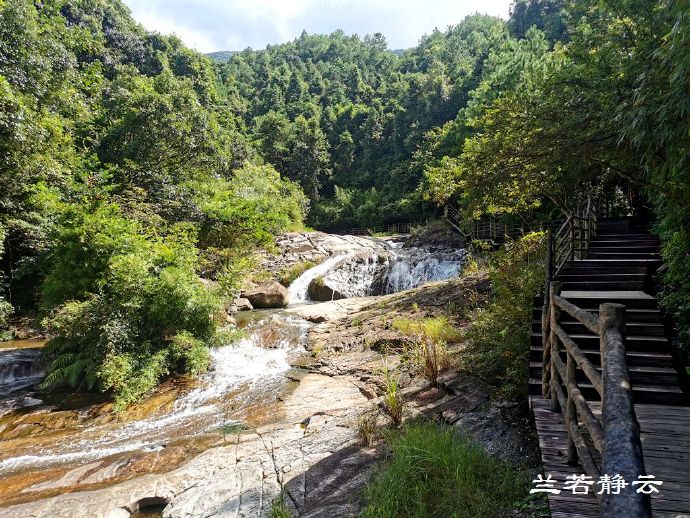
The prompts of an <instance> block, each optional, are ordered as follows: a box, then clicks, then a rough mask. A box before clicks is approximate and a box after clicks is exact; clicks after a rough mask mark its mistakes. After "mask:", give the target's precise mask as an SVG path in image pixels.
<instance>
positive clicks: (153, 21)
mask: <svg viewBox="0 0 690 518" xmlns="http://www.w3.org/2000/svg"><path fill="white" fill-rule="evenodd" d="M125 3H126V4H127V5H128V6H129V8H130V9H131V10H132V14H133V15H134V17H135V18H136V20H137V21H139V22H140V23H141V24H143V25H144V27H146V28H147V29H149V30H155V31H159V32H162V33H165V34H170V33H175V34H177V35H178V36H179V37H180V38H181V39H182V40H183V41H184V42H185V43H186V44H187V45H189V46H190V47H193V48H195V49H197V50H199V51H201V52H210V51H214V50H242V49H244V48H246V47H252V48H255V49H262V48H264V47H265V46H266V45H268V44H275V43H283V42H286V41H290V40H292V39H294V38H295V37H297V36H299V34H300V33H301V32H302V30H303V29H306V31H307V32H309V33H311V34H315V33H319V34H320V33H330V32H333V31H334V30H336V29H343V30H344V31H345V32H346V33H348V34H353V33H356V34H359V35H365V34H373V33H375V32H380V33H382V34H383V35H384V36H385V37H386V39H387V41H388V44H389V47H390V48H392V49H398V48H408V47H411V46H413V45H415V44H416V43H417V41H418V40H419V38H420V37H421V36H422V35H423V34H426V33H429V32H431V31H432V30H433V29H434V28H435V27H438V28H439V29H445V28H446V27H447V26H448V25H453V24H456V23H458V22H459V21H460V20H462V18H464V17H465V16H466V15H468V14H473V13H475V12H480V13H486V14H492V15H495V16H501V17H503V18H507V16H508V9H509V6H510V0H426V1H425V0H422V1H419V0H125Z"/></svg>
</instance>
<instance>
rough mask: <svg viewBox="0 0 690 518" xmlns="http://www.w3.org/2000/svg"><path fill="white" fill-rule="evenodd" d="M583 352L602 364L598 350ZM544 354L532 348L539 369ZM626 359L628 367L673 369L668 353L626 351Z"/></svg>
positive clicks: (593, 360) (531, 353) (583, 350)
mask: <svg viewBox="0 0 690 518" xmlns="http://www.w3.org/2000/svg"><path fill="white" fill-rule="evenodd" d="M582 352H584V353H585V356H586V357H587V359H589V361H591V362H592V363H594V364H595V365H600V364H601V354H600V352H599V350H598V349H585V348H582ZM543 354H544V350H543V349H542V348H541V347H530V360H532V361H535V362H539V368H541V359H542V357H543ZM625 357H626V360H627V361H628V365H640V366H644V365H647V366H650V367H673V356H671V354H670V353H667V352H650V351H626V353H625Z"/></svg>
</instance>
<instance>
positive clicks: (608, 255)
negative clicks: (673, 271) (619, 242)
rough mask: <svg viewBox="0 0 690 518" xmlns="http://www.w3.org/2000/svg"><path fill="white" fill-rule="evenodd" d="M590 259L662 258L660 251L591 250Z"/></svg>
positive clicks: (588, 255)
mask: <svg viewBox="0 0 690 518" xmlns="http://www.w3.org/2000/svg"><path fill="white" fill-rule="evenodd" d="M587 257H588V258H589V259H660V258H661V255H660V254H659V252H621V251H615V252H597V251H595V250H590V252H589V253H588V254H587Z"/></svg>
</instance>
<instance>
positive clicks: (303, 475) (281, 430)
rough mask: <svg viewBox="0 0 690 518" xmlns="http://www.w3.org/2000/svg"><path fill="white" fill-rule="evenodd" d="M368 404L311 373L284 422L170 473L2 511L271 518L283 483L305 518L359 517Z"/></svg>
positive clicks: (347, 387)
mask: <svg viewBox="0 0 690 518" xmlns="http://www.w3.org/2000/svg"><path fill="white" fill-rule="evenodd" d="M366 405H367V399H366V398H365V397H364V396H363V395H362V394H361V393H360V392H359V390H358V388H357V387H356V386H355V385H353V384H352V383H350V382H349V381H347V380H346V379H344V378H331V377H327V376H323V375H318V374H309V375H307V376H305V378H303V379H302V382H301V383H300V385H299V386H298V387H297V389H296V390H295V392H294V393H293V394H292V395H290V396H288V397H287V398H286V402H285V411H284V413H285V417H284V420H283V421H281V422H280V423H277V424H275V425H270V426H265V427H261V428H259V429H257V430H256V431H249V432H240V433H237V434H236V435H235V436H234V437H232V438H231V437H230V436H228V445H227V446H219V447H216V448H212V449H209V450H207V451H205V452H203V453H202V454H200V455H199V456H197V457H195V458H193V459H192V460H190V461H189V462H187V463H186V464H184V465H183V466H181V467H180V468H178V469H176V470H173V471H171V472H169V473H166V474H150V475H145V476H142V477H139V478H137V479H134V480H129V481H126V482H122V483H120V484H117V485H113V486H110V487H107V488H104V489H100V490H96V491H88V492H74V493H65V494H61V495H58V496H55V497H52V498H47V499H43V500H39V501H36V502H31V503H28V504H21V505H15V506H11V507H6V508H3V509H1V510H0V516H12V517H14V516H17V517H18V516H32V517H34V518H67V517H69V518H81V517H84V518H86V517H88V518H99V517H119V516H125V515H124V514H123V513H122V510H125V511H134V510H136V509H137V508H138V505H139V503H140V502H144V501H147V502H150V501H165V502H167V503H168V504H167V506H166V507H165V509H164V511H163V517H164V518H190V517H202V516H256V517H266V518H268V517H269V516H270V514H271V504H272V502H273V500H274V499H275V498H277V497H278V495H279V494H280V491H281V487H283V488H284V490H285V491H286V493H287V499H288V501H289V502H291V505H292V506H293V507H294V509H295V510H298V512H299V515H304V516H327V515H328V516H333V515H332V514H329V513H332V512H334V510H339V511H338V512H339V514H337V516H357V515H358V513H359V512H360V511H361V498H360V497H359V496H358V495H360V494H361V492H362V488H363V484H364V482H365V481H366V480H367V477H368V474H369V471H368V468H370V467H371V466H373V463H374V462H375V461H376V458H377V456H376V455H375V453H374V451H373V450H362V449H361V448H360V447H359V446H358V440H357V433H356V431H355V430H354V429H353V428H352V427H350V426H349V425H350V424H351V423H352V422H353V420H354V419H355V418H356V416H357V415H358V414H359V413H361V412H362V411H363V409H364V408H365V407H366ZM302 422H306V424H304V425H303V424H301V423H302Z"/></svg>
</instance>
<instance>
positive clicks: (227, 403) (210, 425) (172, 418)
mask: <svg viewBox="0 0 690 518" xmlns="http://www.w3.org/2000/svg"><path fill="white" fill-rule="evenodd" d="M307 329H308V323H307V322H306V321H304V320H301V319H297V318H294V317H290V316H282V315H281V316H277V315H274V316H272V317H269V318H267V319H264V320H263V321H261V322H259V323H257V324H255V325H253V326H252V327H251V330H252V331H253V332H251V334H250V335H249V336H248V337H247V338H245V339H243V340H240V341H239V342H238V343H236V344H233V345H229V346H226V347H221V348H217V349H211V358H212V368H211V370H210V372H209V373H208V374H207V375H206V376H205V377H204V379H203V380H202V383H201V385H200V386H199V387H197V388H195V389H194V390H192V391H190V392H189V393H187V394H185V395H184V396H182V397H181V398H180V399H178V400H177V401H176V402H175V403H174V405H173V407H172V410H171V411H169V412H168V413H166V414H164V415H157V416H152V417H149V418H146V419H142V420H140V421H133V422H127V423H108V424H105V425H88V426H87V427H85V428H83V429H82V430H79V431H78V432H77V433H76V434H75V435H73V436H71V437H70V439H69V440H68V441H60V442H59V443H56V444H54V445H51V446H48V447H41V449H40V451H27V452H25V454H22V455H18V456H14V457H9V458H5V459H3V460H1V461H0V475H2V474H5V473H8V472H11V471H14V470H16V469H19V468H24V467H31V468H32V469H33V468H37V467H47V466H51V465H56V464H62V463H70V462H75V461H80V462H84V461H92V460H96V459H100V458H104V457H107V456H110V455H114V454H117V453H123V452H129V451H137V450H145V451H155V450H158V449H162V448H163V447H164V446H165V444H166V443H167V441H169V440H170V439H172V438H179V437H184V436H191V435H195V434H198V433H203V432H206V431H211V430H213V429H217V428H218V427H220V426H221V425H224V424H228V423H232V422H236V420H233V418H232V414H233V413H234V412H236V410H237V409H238V408H242V407H243V406H245V407H246V406H247V405H248V404H249V403H250V402H251V401H256V400H261V399H262V397H264V399H270V398H271V397H273V396H274V394H275V393H276V391H277V390H278V389H279V388H280V386H282V385H283V384H284V383H285V381H286V373H287V372H288V370H289V369H290V364H289V362H288V359H289V355H290V354H294V353H298V352H300V351H303V346H304V344H305V341H306V333H307ZM266 336H269V338H268V339H270V340H271V341H272V343H270V344H265V343H264V342H265V341H266V340H267V338H266ZM265 345H270V348H267V347H265ZM233 392H237V393H233Z"/></svg>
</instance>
